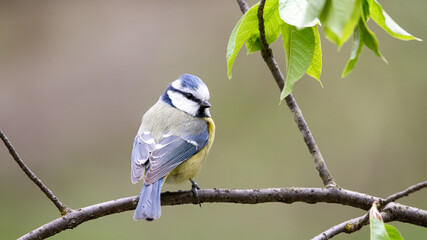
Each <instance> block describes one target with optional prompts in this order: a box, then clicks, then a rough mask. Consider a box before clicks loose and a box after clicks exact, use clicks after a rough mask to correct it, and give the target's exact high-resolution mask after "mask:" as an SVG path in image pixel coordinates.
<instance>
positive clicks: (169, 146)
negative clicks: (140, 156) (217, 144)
mask: <svg viewBox="0 0 427 240" xmlns="http://www.w3.org/2000/svg"><path fill="white" fill-rule="evenodd" d="M208 138H209V132H208V128H207V127H206V131H204V132H203V133H201V134H195V135H191V134H190V135H186V136H184V137H180V136H171V135H167V136H166V137H164V138H162V139H161V140H160V141H159V143H158V144H157V145H156V147H155V149H154V150H153V152H152V154H151V157H150V158H149V159H150V167H149V169H148V171H147V173H146V175H145V180H144V181H145V183H146V184H151V183H153V182H156V181H157V180H159V179H160V178H162V177H164V176H165V175H166V174H167V173H168V172H170V171H172V170H173V169H174V168H176V167H177V166H178V165H180V164H181V163H183V162H184V161H185V160H187V159H189V158H190V157H191V156H193V155H194V154H196V153H197V152H199V151H200V150H201V149H202V148H203V147H205V146H206V144H207V143H208Z"/></svg>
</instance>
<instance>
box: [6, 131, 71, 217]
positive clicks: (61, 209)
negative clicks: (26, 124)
mask: <svg viewBox="0 0 427 240" xmlns="http://www.w3.org/2000/svg"><path fill="white" fill-rule="evenodd" d="M0 138H1V139H2V140H3V142H4V145H5V146H6V147H7V149H8V150H9V153H10V155H12V157H13V159H15V161H16V163H17V164H18V165H19V166H20V167H21V169H22V171H24V172H25V174H27V176H28V178H29V179H31V181H33V182H34V183H35V184H36V185H37V186H38V187H39V188H40V190H42V192H43V193H44V194H45V195H46V197H48V198H49V199H50V201H52V202H53V204H55V206H56V208H58V210H59V212H60V213H61V215H65V214H66V213H67V211H69V210H70V209H69V208H67V206H65V205H64V204H62V203H61V202H60V201H59V200H58V198H57V197H56V196H55V195H54V194H53V192H52V191H51V190H50V189H49V188H48V187H47V186H46V185H44V184H43V182H42V181H41V180H40V179H39V178H38V177H37V176H36V175H35V174H34V173H33V172H32V171H31V169H29V168H28V167H27V165H25V163H24V162H23V161H22V159H21V158H20V157H19V155H18V153H17V152H16V151H15V149H14V148H13V146H12V144H11V143H10V142H9V139H7V137H6V135H5V134H4V133H3V131H2V130H0Z"/></svg>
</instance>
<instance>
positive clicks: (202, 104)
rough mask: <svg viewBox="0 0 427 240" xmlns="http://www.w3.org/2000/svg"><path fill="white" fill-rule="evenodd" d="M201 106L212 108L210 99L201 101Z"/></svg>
mask: <svg viewBox="0 0 427 240" xmlns="http://www.w3.org/2000/svg"><path fill="white" fill-rule="evenodd" d="M200 106H201V107H204V108H210V107H211V104H210V103H209V102H208V101H206V100H203V101H201V102H200Z"/></svg>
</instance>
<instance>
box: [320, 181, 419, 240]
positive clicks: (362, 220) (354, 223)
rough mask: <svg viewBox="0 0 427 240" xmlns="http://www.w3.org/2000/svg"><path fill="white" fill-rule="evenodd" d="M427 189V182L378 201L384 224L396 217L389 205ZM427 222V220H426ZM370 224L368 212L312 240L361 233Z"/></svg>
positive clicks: (323, 239)
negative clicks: (391, 212) (341, 234)
mask: <svg viewBox="0 0 427 240" xmlns="http://www.w3.org/2000/svg"><path fill="white" fill-rule="evenodd" d="M425 187H427V181H424V182H421V183H418V184H415V185H412V186H410V187H408V188H407V189H405V190H403V191H401V192H398V193H395V194H392V195H390V196H389V197H388V198H386V199H378V200H376V201H375V202H379V203H380V205H381V206H380V205H379V206H378V211H381V210H382V209H384V211H383V212H382V213H381V217H382V219H383V221H384V222H391V221H394V217H395V215H393V214H390V209H391V208H393V207H392V206H388V207H386V206H387V204H389V203H391V202H394V201H396V200H397V199H399V198H401V197H404V196H407V195H408V194H410V193H413V192H416V191H419V190H421V189H423V188H425ZM424 221H427V218H426V219H425V220H424ZM368 224H369V212H367V213H366V214H365V215H363V216H360V217H358V218H354V219H350V220H348V221H345V222H342V223H340V224H337V225H335V226H333V227H331V228H329V229H328V230H326V231H324V232H322V233H320V234H319V235H317V236H315V237H314V238H312V240H326V239H330V238H332V237H334V236H335V235H338V234H340V233H353V232H356V231H359V230H360V229H362V227H363V226H365V225H368Z"/></svg>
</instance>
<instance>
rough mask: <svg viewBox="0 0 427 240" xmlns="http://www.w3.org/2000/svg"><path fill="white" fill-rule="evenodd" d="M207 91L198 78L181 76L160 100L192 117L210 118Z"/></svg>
mask: <svg viewBox="0 0 427 240" xmlns="http://www.w3.org/2000/svg"><path fill="white" fill-rule="evenodd" d="M209 98H210V95H209V90H208V87H207V86H206V84H205V83H204V82H203V81H202V80H200V78H198V77H196V76H194V75H191V74H183V75H181V76H180V77H179V78H178V79H177V80H175V81H173V82H172V83H171V84H170V85H169V86H168V87H167V88H166V90H165V92H164V93H163V95H162V96H161V97H160V99H161V100H162V101H163V102H165V103H167V104H169V105H170V106H172V107H174V108H177V109H179V110H181V111H184V112H186V113H188V114H190V115H192V116H194V117H210V116H211V115H210V112H209V107H210V106H211V104H210V103H209Z"/></svg>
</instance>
